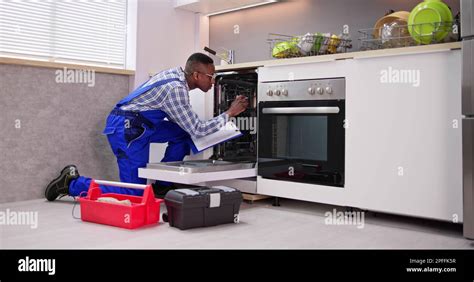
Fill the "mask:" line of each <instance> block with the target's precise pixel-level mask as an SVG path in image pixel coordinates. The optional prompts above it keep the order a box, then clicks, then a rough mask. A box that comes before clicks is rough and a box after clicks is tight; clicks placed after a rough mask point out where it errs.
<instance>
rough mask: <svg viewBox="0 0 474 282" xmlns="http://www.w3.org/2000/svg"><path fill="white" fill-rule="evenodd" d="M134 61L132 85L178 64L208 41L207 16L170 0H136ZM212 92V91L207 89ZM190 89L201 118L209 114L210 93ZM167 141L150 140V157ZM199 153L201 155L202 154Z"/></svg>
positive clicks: (160, 151)
mask: <svg viewBox="0 0 474 282" xmlns="http://www.w3.org/2000/svg"><path fill="white" fill-rule="evenodd" d="M137 18H138V19H137V59H136V60H137V61H136V74H135V80H134V86H133V87H137V86H138V85H140V84H141V83H143V82H144V81H146V80H147V79H148V78H149V75H150V74H155V73H157V72H159V71H161V70H164V69H168V68H172V67H178V66H181V67H183V68H184V65H185V63H186V59H187V58H188V57H189V56H190V55H191V54H192V53H194V52H203V51H202V48H203V47H204V46H206V45H208V42H209V20H208V18H207V17H202V16H200V15H199V14H195V13H192V12H188V11H183V10H179V9H174V1H173V0H139V1H138V15H137ZM210 92H211V91H210ZM210 92H209V93H203V92H202V91H200V90H193V91H191V93H190V100H191V105H192V106H193V109H194V111H195V112H196V113H197V114H198V115H199V117H200V118H201V119H208V118H210V117H212V111H211V110H210V109H209V106H206V105H207V104H209V102H208V101H209V99H212V94H211V93H210ZM165 148H166V144H152V146H151V150H150V151H151V153H150V161H151V162H156V161H159V160H161V158H162V157H163V154H164V151H165ZM201 157H202V156H201Z"/></svg>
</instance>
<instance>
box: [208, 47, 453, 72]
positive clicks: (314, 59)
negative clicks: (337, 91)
mask: <svg viewBox="0 0 474 282" xmlns="http://www.w3.org/2000/svg"><path fill="white" fill-rule="evenodd" d="M461 46H462V44H461V42H450V43H441V44H431V45H423V46H412V47H403V48H391V49H381V50H372V51H359V52H350V53H341V54H334V55H320V56H311V57H301V58H291V59H274V60H267V61H257V62H248V63H241V64H233V65H224V66H216V71H227V70H229V71H230V70H241V69H250V68H258V67H262V66H265V67H272V66H285V65H295V64H307V63H319V62H331V61H337V60H345V59H362V58H375V57H385V56H397V55H409V54H419V53H430V52H440V51H448V50H456V49H461Z"/></svg>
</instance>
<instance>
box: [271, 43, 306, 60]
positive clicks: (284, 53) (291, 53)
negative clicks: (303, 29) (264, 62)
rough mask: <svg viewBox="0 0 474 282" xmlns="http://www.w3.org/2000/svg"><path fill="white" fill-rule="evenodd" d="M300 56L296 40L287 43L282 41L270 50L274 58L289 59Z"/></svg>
mask: <svg viewBox="0 0 474 282" xmlns="http://www.w3.org/2000/svg"><path fill="white" fill-rule="evenodd" d="M299 54H300V51H299V48H298V38H293V39H292V40H289V41H283V42H279V43H277V44H276V45H275V46H274V47H273V50H272V56H273V57H274V58H278V59H281V58H290V57H295V56H298V55H299Z"/></svg>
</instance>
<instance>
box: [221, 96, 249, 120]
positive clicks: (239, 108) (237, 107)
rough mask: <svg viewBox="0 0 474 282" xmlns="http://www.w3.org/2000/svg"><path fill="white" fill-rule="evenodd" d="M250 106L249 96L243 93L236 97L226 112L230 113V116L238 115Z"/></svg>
mask: <svg viewBox="0 0 474 282" xmlns="http://www.w3.org/2000/svg"><path fill="white" fill-rule="evenodd" d="M248 106H249V101H248V98H247V97H245V96H243V95H239V96H237V97H235V100H234V102H232V104H231V105H230V107H229V109H228V110H227V112H226V113H227V114H228V115H229V117H235V116H238V115H239V114H240V113H241V112H243V111H245V109H247V107H248Z"/></svg>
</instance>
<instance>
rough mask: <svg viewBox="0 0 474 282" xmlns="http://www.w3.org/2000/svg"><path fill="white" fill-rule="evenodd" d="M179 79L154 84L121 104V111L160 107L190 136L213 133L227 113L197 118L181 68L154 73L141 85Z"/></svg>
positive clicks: (226, 118) (219, 126) (140, 110)
mask: <svg viewBox="0 0 474 282" xmlns="http://www.w3.org/2000/svg"><path fill="white" fill-rule="evenodd" d="M169 78H178V79H179V81H172V82H170V83H167V84H165V85H162V86H159V87H155V88H153V89H151V90H149V91H148V92H146V93H143V94H142V95H139V96H138V97H136V98H135V99H133V100H132V101H130V102H129V103H128V104H127V105H123V106H122V107H120V109H121V110H124V111H133V112H143V111H150V110H161V111H163V112H165V113H166V114H167V115H168V119H169V120H170V121H172V122H175V123H176V124H178V125H179V126H180V127H181V128H182V129H183V130H185V131H186V132H187V133H189V135H191V136H192V137H195V138H199V137H203V136H206V135H209V134H211V133H214V132H216V131H218V130H219V128H221V127H222V126H224V125H225V123H226V122H227V120H228V119H229V116H228V115H227V114H226V113H223V114H221V115H219V116H217V117H215V118H212V119H210V120H207V121H202V120H200V119H199V117H198V115H197V114H196V113H195V112H194V111H193V109H192V108H191V105H190V103H189V93H188V92H189V86H188V84H187V82H186V79H185V76H184V71H183V69H182V68H173V69H169V70H165V71H162V72H160V73H158V74H156V75H154V76H153V77H152V78H151V79H150V80H149V81H148V82H147V83H146V84H145V85H144V86H146V85H149V84H151V83H154V82H156V81H158V80H164V79H169Z"/></svg>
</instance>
